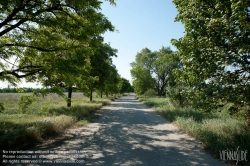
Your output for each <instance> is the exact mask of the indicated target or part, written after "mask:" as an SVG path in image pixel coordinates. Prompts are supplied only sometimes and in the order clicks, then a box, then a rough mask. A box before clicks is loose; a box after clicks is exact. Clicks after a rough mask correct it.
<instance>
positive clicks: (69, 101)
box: [67, 86, 73, 107]
mask: <svg viewBox="0 0 250 166" xmlns="http://www.w3.org/2000/svg"><path fill="white" fill-rule="evenodd" d="M72 91H73V88H72V86H69V87H68V100H67V107H71V98H72Z"/></svg>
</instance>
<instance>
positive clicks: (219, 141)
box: [139, 98, 250, 165]
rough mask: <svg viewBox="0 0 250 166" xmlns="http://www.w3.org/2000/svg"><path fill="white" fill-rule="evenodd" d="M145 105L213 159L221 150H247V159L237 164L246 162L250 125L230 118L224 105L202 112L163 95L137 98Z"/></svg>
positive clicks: (248, 155) (247, 163) (249, 151)
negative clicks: (182, 132) (172, 124)
mask: <svg viewBox="0 0 250 166" xmlns="http://www.w3.org/2000/svg"><path fill="white" fill-rule="evenodd" d="M139 100H141V101H143V102H144V103H145V104H146V105H148V106H149V107H153V108H154V109H155V110H156V111H157V112H158V113H159V114H161V115H162V116H163V117H164V118H166V119H167V120H169V121H171V122H173V123H174V124H176V125H177V126H179V127H180V128H181V129H182V130H183V131H185V132H186V133H188V134H189V135H191V136H193V137H195V138H196V139H197V140H199V141H201V142H202V144H203V145H204V147H205V148H206V149H207V150H208V151H209V152H210V153H211V154H212V155H213V156H214V157H216V158H220V152H221V151H223V150H228V151H236V150H237V148H238V150H239V151H241V150H243V151H245V150H248V154H247V160H248V162H245V161H244V162H243V161H242V162H240V161H239V163H238V165H240V164H243V165H250V163H249V160H250V154H249V153H250V128H249V127H248V126H247V124H246V122H245V121H244V120H241V119H237V118H233V117H231V116H230V115H229V113H228V112H227V110H226V109H225V108H222V109H221V110H220V111H217V112H213V113H205V112H201V111H198V110H195V109H192V108H180V107H176V106H174V105H172V104H171V102H170V101H169V100H168V99H166V98H148V99H145V98H139Z"/></svg>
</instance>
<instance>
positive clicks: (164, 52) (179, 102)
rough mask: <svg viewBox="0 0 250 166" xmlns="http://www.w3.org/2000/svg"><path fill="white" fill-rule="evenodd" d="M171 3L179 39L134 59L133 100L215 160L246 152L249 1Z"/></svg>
mask: <svg viewBox="0 0 250 166" xmlns="http://www.w3.org/2000/svg"><path fill="white" fill-rule="evenodd" d="M173 3H174V4H175V6H176V9H177V11H178V13H177V15H176V18H175V21H179V22H181V23H182V24H183V26H184V31H185V32H184V35H183V37H181V38H179V39H172V40H171V43H172V45H173V46H174V47H175V49H176V51H173V50H171V48H170V47H162V48H161V49H159V50H158V51H151V50H150V49H148V48H144V49H142V50H141V51H140V52H138V53H137V54H136V57H135V61H134V62H132V63H131V67H132V69H131V70H130V72H131V76H132V83H133V86H134V90H135V92H136V94H137V96H143V97H142V98H141V100H145V101H144V102H145V103H146V104H147V105H149V106H151V107H154V108H155V109H156V110H157V111H158V112H159V113H160V114H161V115H163V116H164V117H165V118H166V119H168V120H170V121H171V122H173V123H175V124H176V125H178V126H179V127H180V128H182V130H184V131H185V132H187V133H189V134H190V135H192V136H194V137H195V138H196V139H198V140H200V141H201V142H202V143H203V144H204V146H205V147H206V148H207V149H208V150H210V151H211V152H212V154H214V155H215V156H219V155H220V153H219V151H221V150H235V151H236V150H237V149H238V147H239V149H241V150H247V151H248V152H249V150H250V141H249V140H250V93H249V92H250V45H249V43H250V38H249V34H250V31H249V25H250V1H240V2H239V1H230V0H224V1H189V0H182V1H180V0H173ZM154 96H158V97H160V98H150V97H154ZM249 157H250V156H249V155H248V161H249V160H250V159H249ZM229 158H230V157H229Z"/></svg>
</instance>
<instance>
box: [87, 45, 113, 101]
mask: <svg viewBox="0 0 250 166" xmlns="http://www.w3.org/2000/svg"><path fill="white" fill-rule="evenodd" d="M95 47H96V48H95V50H94V55H93V56H91V57H90V65H91V68H90V74H89V79H90V80H89V81H88V83H87V85H88V89H87V94H88V95H89V97H90V101H92V98H93V97H92V95H93V91H94V90H95V89H96V90H98V89H99V90H101V91H102V90H103V89H104V87H105V83H106V80H107V79H109V76H110V72H114V71H112V66H113V64H112V57H116V56H117V55H116V53H117V50H116V49H114V48H112V47H111V46H110V45H109V44H107V43H101V44H100V45H95ZM112 76H113V75H112Z"/></svg>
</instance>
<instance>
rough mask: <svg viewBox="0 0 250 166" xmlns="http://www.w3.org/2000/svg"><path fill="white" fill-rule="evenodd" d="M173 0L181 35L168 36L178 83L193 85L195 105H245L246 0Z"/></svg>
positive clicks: (249, 74)
mask: <svg viewBox="0 0 250 166" xmlns="http://www.w3.org/2000/svg"><path fill="white" fill-rule="evenodd" d="M173 2H174V4H175V5H176V8H177V10H178V15H177V16H176V21H180V22H182V24H183V25H184V27H185V36H184V37H182V38H180V39H178V40H175V39H174V40H172V43H173V45H175V46H176V48H177V49H178V54H179V57H180V59H181V60H182V61H181V62H182V63H183V66H184V67H183V68H181V69H180V70H178V71H176V74H177V77H176V78H178V82H179V83H180V84H181V85H185V86H187V87H189V88H190V89H194V93H195V94H196V97H197V98H196V99H194V100H195V103H197V104H198V105H200V106H201V108H205V107H207V108H206V109H207V110H213V109H214V108H216V107H217V106H218V105H221V104H225V103H228V102H230V103H233V104H234V106H233V107H234V109H235V110H236V109H237V111H240V110H242V109H247V110H250V95H249V90H250V82H249V79H250V62H249V55H250V45H249V43H250V38H249V34H250V30H249V25H250V10H249V9H250V1H230V0H224V1H188V0H184V1H183V0H174V1H173ZM196 101H200V102H199V103H198V102H196ZM237 111H236V112H237Z"/></svg>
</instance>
